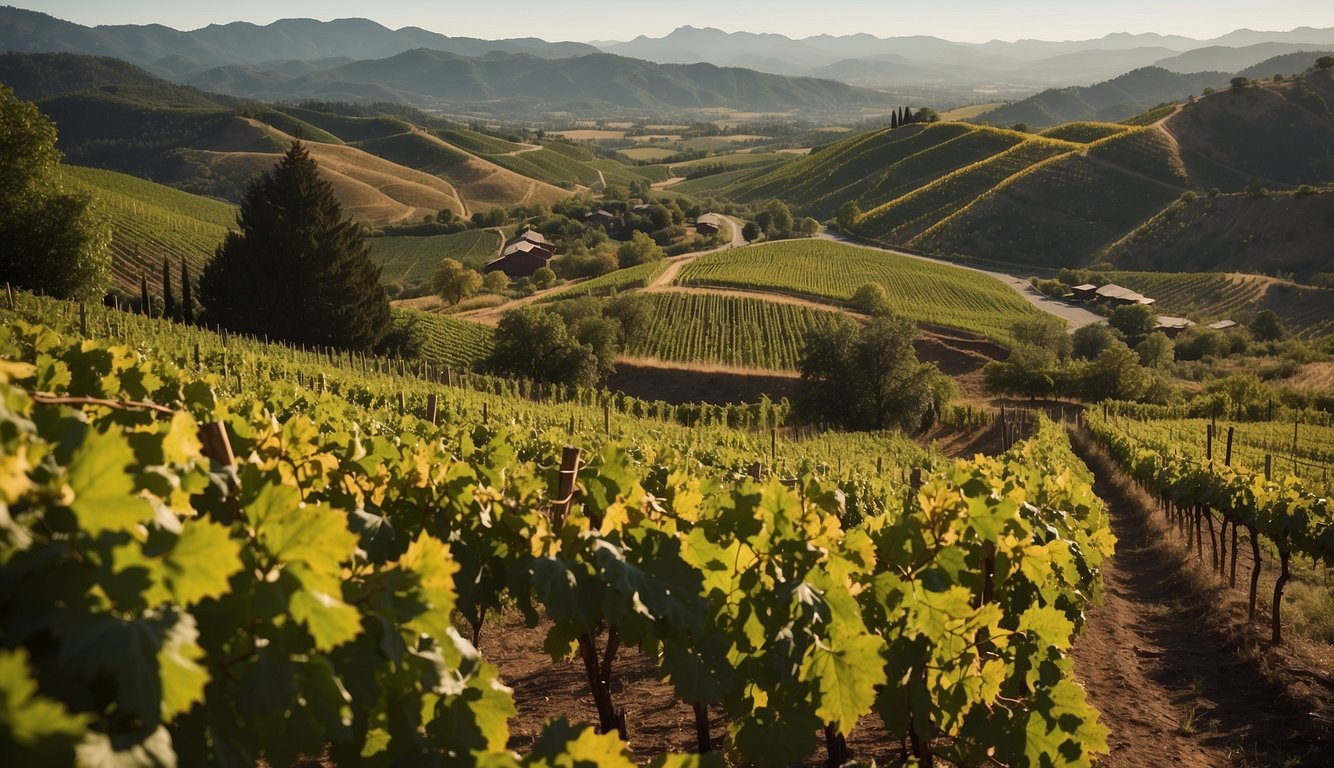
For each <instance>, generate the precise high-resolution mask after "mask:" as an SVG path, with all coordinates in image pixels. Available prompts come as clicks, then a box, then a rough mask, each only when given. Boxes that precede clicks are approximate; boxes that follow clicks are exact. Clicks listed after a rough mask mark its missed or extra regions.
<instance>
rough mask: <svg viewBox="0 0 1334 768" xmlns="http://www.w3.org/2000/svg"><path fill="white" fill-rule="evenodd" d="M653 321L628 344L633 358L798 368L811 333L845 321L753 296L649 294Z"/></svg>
mask: <svg viewBox="0 0 1334 768" xmlns="http://www.w3.org/2000/svg"><path fill="white" fill-rule="evenodd" d="M644 296H645V298H646V300H647V301H649V302H650V304H651V307H652V320H651V322H650V323H649V324H648V325H647V326H646V327H645V328H644V330H643V331H642V332H641V333H639V334H638V338H637V339H636V340H635V341H634V342H633V343H632V344H630V345H629V348H628V349H626V353H627V354H629V355H630V356H632V357H649V358H656V359H659V360H667V361H671V362H683V363H713V364H717V365H725V366H733V367H742V368H761V369H768V370H795V369H796V368H797V366H798V365H799V363H800V362H801V349H802V345H803V343H804V339H805V335H806V332H807V331H809V330H811V329H813V328H817V327H822V326H829V325H833V324H834V323H837V322H840V317H839V315H838V314H837V313H836V312H832V311H823V310H818V309H811V308H808V307H799V306H793V305H790V304H778V303H775V302H769V301H764V300H762V299H754V298H749V297H732V296H718V295H712V294H709V295H696V294H690V293H683V292H671V293H648V294H644Z"/></svg>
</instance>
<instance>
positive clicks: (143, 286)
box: [139, 272, 153, 317]
mask: <svg viewBox="0 0 1334 768" xmlns="http://www.w3.org/2000/svg"><path fill="white" fill-rule="evenodd" d="M139 311H140V312H142V313H143V314H145V315H148V316H149V317H152V316H153V303H152V301H151V299H150V298H149V296H148V276H147V275H145V274H144V273H143V272H140V273H139Z"/></svg>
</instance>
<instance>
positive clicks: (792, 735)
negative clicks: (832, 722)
mask: <svg viewBox="0 0 1334 768" xmlns="http://www.w3.org/2000/svg"><path fill="white" fill-rule="evenodd" d="M822 727H824V723H822V722H820V718H818V717H816V716H815V713H813V712H811V711H809V710H807V709H805V708H801V707H798V708H792V709H788V710H786V711H783V712H779V711H778V710H777V709H774V708H772V707H762V708H760V709H758V710H756V711H755V712H754V714H752V715H751V716H750V717H741V718H737V719H735V720H733V721H732V722H731V723H729V724H728V726H727V732H728V735H729V737H730V738H729V741H730V742H731V744H732V746H733V748H735V749H736V751H737V752H738V754H740V755H742V756H744V758H743V759H742V760H741V761H740V762H742V763H744V764H753V765H789V764H791V763H794V762H798V761H799V760H800V759H801V758H803V757H805V756H806V755H809V754H810V753H811V750H813V749H815V732H816V731H818V730H819V729H821V728H822Z"/></svg>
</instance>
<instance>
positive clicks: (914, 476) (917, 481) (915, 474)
mask: <svg viewBox="0 0 1334 768" xmlns="http://www.w3.org/2000/svg"><path fill="white" fill-rule="evenodd" d="M908 485H910V486H912V489H913V490H914V491H915V490H918V489H920V488H921V487H922V469H921V467H913V468H912V473H911V474H910V475H908Z"/></svg>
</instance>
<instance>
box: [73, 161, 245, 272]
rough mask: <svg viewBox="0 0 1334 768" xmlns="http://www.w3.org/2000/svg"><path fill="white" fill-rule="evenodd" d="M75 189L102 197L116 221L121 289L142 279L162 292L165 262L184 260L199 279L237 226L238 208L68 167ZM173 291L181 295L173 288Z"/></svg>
mask: <svg viewBox="0 0 1334 768" xmlns="http://www.w3.org/2000/svg"><path fill="white" fill-rule="evenodd" d="M61 173H62V174H63V176H64V178H65V179H66V182H67V183H68V184H69V186H70V187H71V188H74V189H84V190H87V191H89V192H91V193H93V194H94V195H96V196H97V199H98V204H99V207H100V209H101V210H102V211H105V212H106V214H107V215H108V217H109V218H110V220H111V233H112V234H111V257H112V261H111V274H112V283H113V285H114V286H115V287H116V288H119V289H120V290H122V291H125V292H127V293H135V292H137V291H138V290H139V277H140V276H141V275H148V276H149V277H150V280H149V283H150V290H151V291H152V293H154V294H155V295H156V294H157V293H158V292H159V291H160V290H161V285H160V278H158V279H156V280H155V279H153V277H154V276H158V275H160V274H161V270H162V261H163V259H166V260H167V261H168V262H170V263H171V267H172V269H173V270H175V269H176V268H177V265H178V264H179V261H180V259H181V258H184V259H185V261H186V263H188V264H189V265H190V268H191V269H192V270H193V271H194V276H195V277H196V278H198V277H199V275H200V273H201V271H202V270H203V267H204V264H205V263H206V262H207V261H208V260H209V259H211V258H213V252H214V250H216V249H217V247H218V245H219V244H221V243H222V239H223V237H225V236H226V234H227V230H228V229H229V228H233V227H235V226H236V212H237V209H236V206H234V205H231V204H229V203H224V202H221V201H218V200H213V199H210V198H206V197H200V196H198V195H192V194H189V193H188V192H181V191H179V190H176V189H172V188H171V187H166V186H163V185H161V184H154V183H153V182H151V181H146V180H144V179H139V178H135V177H134V176H128V175H126V174H123V173H116V172H114V171H103V170H98V169H95V168H80V167H77V166H70V165H67V166H63V167H62V168H61ZM173 290H179V287H178V286H173Z"/></svg>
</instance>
